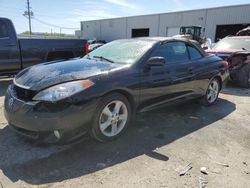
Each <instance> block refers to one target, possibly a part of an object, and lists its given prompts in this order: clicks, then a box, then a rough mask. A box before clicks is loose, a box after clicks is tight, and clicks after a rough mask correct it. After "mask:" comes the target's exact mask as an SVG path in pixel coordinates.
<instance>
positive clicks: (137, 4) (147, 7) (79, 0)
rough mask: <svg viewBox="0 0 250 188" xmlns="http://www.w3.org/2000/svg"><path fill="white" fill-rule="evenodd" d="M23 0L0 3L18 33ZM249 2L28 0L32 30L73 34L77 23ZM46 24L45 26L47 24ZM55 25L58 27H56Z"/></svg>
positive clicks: (0, 13) (23, 26) (24, 26)
mask: <svg viewBox="0 0 250 188" xmlns="http://www.w3.org/2000/svg"><path fill="white" fill-rule="evenodd" d="M26 3H27V0H0V17H7V18H10V19H11V20H12V21H13V23H14V25H15V27H16V31H17V32H18V33H21V32H24V31H27V30H28V19H27V18H26V17H24V16H23V13H24V11H25V10H26V9H27V8H26V6H27V4H26ZM247 3H250V2H249V0H237V1H235V0H216V1H215V0H206V1H201V0H188V1H187V0H30V6H31V7H32V9H31V10H32V11H33V13H34V18H33V19H32V31H34V32H51V31H52V32H58V33H59V32H60V28H59V27H61V32H62V33H68V34H73V33H74V30H77V29H80V21H87V20H97V19H105V18H116V17H124V16H134V15H144V14H154V13H165V12H173V11H182V10H193V9H200V8H209V7H218V6H228V5H236V4H247ZM48 24H49V25H48ZM57 26H58V27H57Z"/></svg>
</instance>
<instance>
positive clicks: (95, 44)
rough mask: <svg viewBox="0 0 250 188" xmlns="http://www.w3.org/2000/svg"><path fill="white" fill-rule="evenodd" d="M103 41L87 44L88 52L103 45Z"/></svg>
mask: <svg viewBox="0 0 250 188" xmlns="http://www.w3.org/2000/svg"><path fill="white" fill-rule="evenodd" d="M103 45H104V43H94V44H90V45H89V52H92V51H94V50H95V49H97V48H100V47H101V46H103Z"/></svg>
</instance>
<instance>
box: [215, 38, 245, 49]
mask: <svg viewBox="0 0 250 188" xmlns="http://www.w3.org/2000/svg"><path fill="white" fill-rule="evenodd" d="M213 49H214V50H250V38H225V39H222V40H221V41H219V42H218V43H216V44H215V46H214V47H213Z"/></svg>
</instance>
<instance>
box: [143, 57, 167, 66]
mask: <svg viewBox="0 0 250 188" xmlns="http://www.w3.org/2000/svg"><path fill="white" fill-rule="evenodd" d="M165 62H166V60H165V58H164V57H151V58H150V59H149V60H148V61H147V63H146V65H147V66H149V67H157V66H164V64H165Z"/></svg>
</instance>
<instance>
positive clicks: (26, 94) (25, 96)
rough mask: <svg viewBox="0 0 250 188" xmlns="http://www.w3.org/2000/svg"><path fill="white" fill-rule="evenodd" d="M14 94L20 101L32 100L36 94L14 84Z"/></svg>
mask: <svg viewBox="0 0 250 188" xmlns="http://www.w3.org/2000/svg"><path fill="white" fill-rule="evenodd" d="M13 90H14V94H15V96H16V97H17V98H18V99H20V100H22V101H32V99H33V97H34V96H35V95H36V92H35V91H32V90H28V89H24V88H21V87H18V86H16V85H14V86H13Z"/></svg>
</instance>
